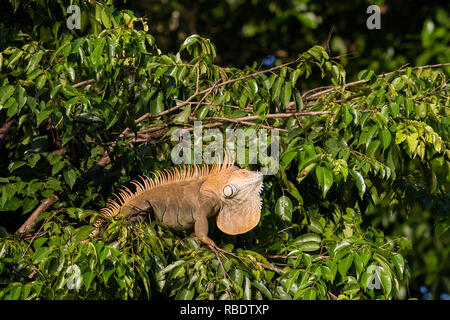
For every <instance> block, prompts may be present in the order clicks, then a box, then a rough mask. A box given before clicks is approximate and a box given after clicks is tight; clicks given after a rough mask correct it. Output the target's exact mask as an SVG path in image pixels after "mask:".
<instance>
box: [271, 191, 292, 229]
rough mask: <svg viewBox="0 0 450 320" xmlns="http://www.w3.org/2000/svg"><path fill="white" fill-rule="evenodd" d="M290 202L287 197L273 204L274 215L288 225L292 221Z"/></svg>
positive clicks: (282, 197)
mask: <svg viewBox="0 0 450 320" xmlns="http://www.w3.org/2000/svg"><path fill="white" fill-rule="evenodd" d="M292 211H293V207H292V202H291V199H289V198H288V197H287V196H281V197H279V198H278V200H277V202H276V203H275V214H276V215H277V216H278V217H279V218H280V219H281V221H283V222H286V223H290V222H291V221H292Z"/></svg>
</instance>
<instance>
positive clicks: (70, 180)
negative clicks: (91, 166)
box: [63, 169, 77, 189]
mask: <svg viewBox="0 0 450 320" xmlns="http://www.w3.org/2000/svg"><path fill="white" fill-rule="evenodd" d="M63 176H64V180H65V181H66V183H67V184H68V185H69V187H70V189H72V187H73V185H74V184H75V181H76V180H77V174H76V172H75V170H73V169H69V170H64V173H63Z"/></svg>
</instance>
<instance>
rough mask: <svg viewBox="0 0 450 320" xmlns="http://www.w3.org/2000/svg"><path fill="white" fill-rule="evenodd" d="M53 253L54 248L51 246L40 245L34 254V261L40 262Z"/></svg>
mask: <svg viewBox="0 0 450 320" xmlns="http://www.w3.org/2000/svg"><path fill="white" fill-rule="evenodd" d="M50 253H52V249H51V248H49V247H40V248H39V249H37V250H36V251H35V253H34V254H33V263H35V264H38V263H40V262H42V261H44V260H45V259H46V258H47V257H48V255H49V254H50Z"/></svg>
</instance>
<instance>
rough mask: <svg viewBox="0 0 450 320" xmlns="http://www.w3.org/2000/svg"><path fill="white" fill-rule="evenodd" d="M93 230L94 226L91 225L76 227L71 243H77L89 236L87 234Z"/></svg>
mask: <svg viewBox="0 0 450 320" xmlns="http://www.w3.org/2000/svg"><path fill="white" fill-rule="evenodd" d="M93 230H94V227H93V226H91V225H86V226H82V227H80V228H78V229H77V230H76V231H75V234H74V235H73V237H72V244H78V243H80V242H81V241H83V240H86V239H87V238H89V235H90V234H91V232H92V231H93Z"/></svg>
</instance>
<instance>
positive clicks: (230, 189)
mask: <svg viewBox="0 0 450 320" xmlns="http://www.w3.org/2000/svg"><path fill="white" fill-rule="evenodd" d="M236 191H237V188H236V187H235V186H233V185H230V184H228V185H226V186H225V187H224V188H223V195H224V196H225V197H226V198H231V197H232V196H234V194H235V193H236Z"/></svg>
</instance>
